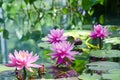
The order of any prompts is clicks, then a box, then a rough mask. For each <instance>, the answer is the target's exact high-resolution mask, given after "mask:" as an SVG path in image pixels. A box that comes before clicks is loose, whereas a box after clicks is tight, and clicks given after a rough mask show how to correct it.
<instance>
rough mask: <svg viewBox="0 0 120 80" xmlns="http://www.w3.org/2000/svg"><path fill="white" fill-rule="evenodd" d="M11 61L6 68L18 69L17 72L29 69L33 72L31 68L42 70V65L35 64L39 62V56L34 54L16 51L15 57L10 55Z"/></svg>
mask: <svg viewBox="0 0 120 80" xmlns="http://www.w3.org/2000/svg"><path fill="white" fill-rule="evenodd" d="M9 58H10V61H9V63H8V64H6V66H8V67H16V68H17V70H22V69H23V68H26V69H28V70H29V71H31V72H33V70H32V69H31V67H34V68H40V67H41V66H40V65H37V64H34V62H36V61H37V60H38V58H39V57H38V55H37V54H35V55H33V52H30V53H29V52H28V51H24V50H23V51H19V52H18V51H16V50H15V51H14V55H13V54H12V53H10V54H9Z"/></svg>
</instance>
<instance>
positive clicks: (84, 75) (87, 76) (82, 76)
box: [78, 73, 101, 80]
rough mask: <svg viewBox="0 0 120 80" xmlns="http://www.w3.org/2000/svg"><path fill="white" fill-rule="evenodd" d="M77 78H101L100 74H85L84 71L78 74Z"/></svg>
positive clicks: (96, 79) (94, 79)
mask: <svg viewBox="0 0 120 80" xmlns="http://www.w3.org/2000/svg"><path fill="white" fill-rule="evenodd" d="M78 78H79V79H80V80H81V79H82V80H99V79H100V78H101V76H100V75H98V74H93V75H91V74H85V73H83V74H82V75H80V76H79V77H78Z"/></svg>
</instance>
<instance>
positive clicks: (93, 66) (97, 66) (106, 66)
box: [87, 61, 120, 71]
mask: <svg viewBox="0 0 120 80" xmlns="http://www.w3.org/2000/svg"><path fill="white" fill-rule="evenodd" d="M87 66H88V69H90V70H100V71H108V70H112V69H120V64H119V63H117V62H110V61H97V62H92V63H89V64H87Z"/></svg>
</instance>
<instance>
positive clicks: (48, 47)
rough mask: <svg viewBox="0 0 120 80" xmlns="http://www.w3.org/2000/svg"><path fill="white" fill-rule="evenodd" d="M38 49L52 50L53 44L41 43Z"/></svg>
mask: <svg viewBox="0 0 120 80" xmlns="http://www.w3.org/2000/svg"><path fill="white" fill-rule="evenodd" d="M38 47H40V48H43V49H50V47H51V44H49V43H47V42H41V43H39V44H38Z"/></svg>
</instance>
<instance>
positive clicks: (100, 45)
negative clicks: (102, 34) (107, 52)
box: [99, 38, 102, 50]
mask: <svg viewBox="0 0 120 80" xmlns="http://www.w3.org/2000/svg"><path fill="white" fill-rule="evenodd" d="M99 47H100V50H101V49H102V39H101V38H99Z"/></svg>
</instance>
